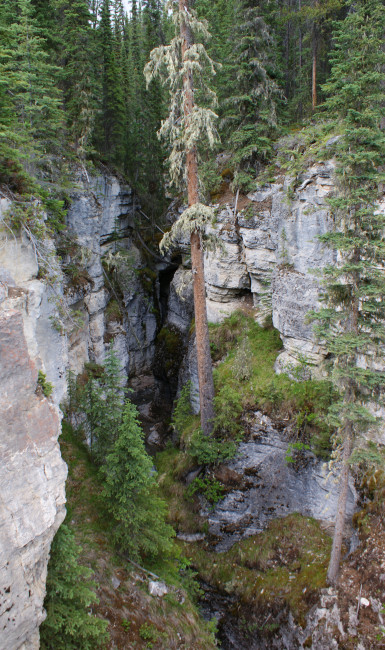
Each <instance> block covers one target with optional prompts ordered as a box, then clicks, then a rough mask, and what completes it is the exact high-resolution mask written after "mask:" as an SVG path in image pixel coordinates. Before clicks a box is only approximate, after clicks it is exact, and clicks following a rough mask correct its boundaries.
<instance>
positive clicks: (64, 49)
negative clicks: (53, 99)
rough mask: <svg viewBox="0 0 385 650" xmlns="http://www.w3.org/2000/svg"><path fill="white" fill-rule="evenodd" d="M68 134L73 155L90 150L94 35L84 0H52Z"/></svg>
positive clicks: (92, 123) (94, 82) (81, 155)
mask: <svg viewBox="0 0 385 650" xmlns="http://www.w3.org/2000/svg"><path fill="white" fill-rule="evenodd" d="M54 6H55V8H56V16H57V18H56V30H57V42H58V51H59V61H60V63H61V66H62V74H61V78H62V87H63V94H64V102H65V114H66V121H67V125H68V131H69V133H68V135H69V139H70V142H71V143H72V144H73V146H74V148H75V150H76V152H77V154H78V155H79V156H80V157H81V158H84V157H85V155H86V153H87V152H88V151H89V149H90V144H91V139H92V135H93V129H94V122H95V114H96V88H97V82H96V71H95V64H94V60H95V54H96V52H95V38H94V32H93V30H92V28H91V24H90V21H91V14H90V10H89V3H88V0H54Z"/></svg>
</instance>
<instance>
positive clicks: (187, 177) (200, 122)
mask: <svg viewBox="0 0 385 650" xmlns="http://www.w3.org/2000/svg"><path fill="white" fill-rule="evenodd" d="M169 6H170V7H172V9H173V19H174V24H175V30H176V35H175V37H174V38H173V40H172V41H171V43H170V45H167V46H160V47H157V48H155V49H154V50H152V52H151V54H150V61H149V63H147V65H146V67H145V70H144V72H145V76H146V80H147V83H150V81H151V80H152V79H153V78H155V77H157V76H158V75H160V76H161V77H162V79H163V81H164V83H165V85H166V86H167V87H168V88H169V92H170V111H169V116H168V118H167V119H166V120H164V121H163V122H162V126H161V129H160V131H159V136H160V137H162V138H165V139H166V140H168V141H169V143H170V147H171V153H170V157H169V162H170V176H171V180H172V182H173V183H174V185H176V186H177V187H181V186H185V184H187V192H188V208H187V209H186V210H185V211H184V212H183V214H182V215H181V217H180V219H179V220H178V221H177V222H176V224H174V226H173V228H172V230H171V232H170V233H168V234H167V235H166V236H165V237H164V239H163V241H162V243H161V247H162V248H163V249H164V250H165V249H167V248H168V247H169V246H170V245H171V243H172V241H174V240H176V239H178V237H181V236H186V235H188V236H189V237H190V244H191V260H192V272H193V278H194V309H195V328H196V339H197V357H198V376H199V397H200V407H201V424H202V429H203V432H204V434H205V435H210V433H211V432H212V428H213V419H214V406H213V400H214V382H213V375H212V364H211V356H210V343H209V332H208V324H207V313H206V294H205V282H204V262H203V247H202V233H203V231H204V228H205V226H206V224H207V223H208V222H209V221H210V220H211V218H212V217H213V212H212V210H211V209H210V208H208V207H207V206H205V205H202V203H200V201H199V176H198V145H199V143H201V142H202V141H203V140H204V139H205V138H206V139H207V140H208V142H209V144H210V146H213V145H214V143H215V142H216V140H217V133H216V129H215V120H216V117H217V116H216V114H215V113H214V112H213V110H212V109H211V108H210V106H211V107H213V106H214V105H215V101H216V97H215V94H214V93H213V92H212V91H211V90H210V89H209V88H208V87H207V85H206V83H205V76H206V73H207V72H208V73H211V74H215V66H214V63H213V61H212V60H211V59H210V57H209V56H208V54H207V52H206V50H205V48H204V46H203V45H202V44H201V43H194V35H195V36H197V35H199V34H201V35H203V37H206V38H207V37H209V33H208V31H207V27H206V24H205V23H203V22H201V21H199V20H198V19H197V17H196V15H195V13H194V12H193V11H192V10H191V9H190V8H189V2H188V0H178V2H177V1H175V0H174V1H173V2H170V3H169ZM194 86H195V87H194ZM196 88H199V97H200V99H201V100H202V102H203V103H204V104H206V106H209V107H204V106H198V105H197V104H196V103H195V89H196Z"/></svg>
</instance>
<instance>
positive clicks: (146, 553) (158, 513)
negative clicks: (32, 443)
mask: <svg viewBox="0 0 385 650" xmlns="http://www.w3.org/2000/svg"><path fill="white" fill-rule="evenodd" d="M143 438H144V434H143V431H142V429H141V427H140V424H139V420H138V412H137V409H136V407H135V406H134V405H133V404H131V403H130V402H129V401H127V402H126V404H125V407H124V411H123V417H122V421H121V424H120V426H119V429H118V436H117V439H116V442H115V443H114V445H113V447H112V448H111V451H110V452H109V453H108V454H107V457H106V461H105V464H104V465H103V467H102V470H101V473H102V476H103V479H104V488H103V492H102V496H103V499H104V500H105V502H106V506H107V509H108V510H109V512H110V513H111V515H112V516H113V518H114V520H115V526H114V539H115V542H116V544H117V546H118V548H120V550H121V551H123V552H125V553H127V554H128V555H129V557H130V558H131V559H136V560H138V559H139V558H141V557H146V558H147V559H153V558H155V557H157V556H158V555H162V556H164V555H168V554H169V553H170V552H171V550H172V537H173V535H174V531H173V529H172V527H171V526H169V525H168V524H166V522H165V518H166V504H165V502H164V501H163V500H162V499H161V498H160V497H159V496H158V495H157V493H156V477H155V474H154V472H153V466H152V461H151V459H150V457H149V456H148V454H147V452H146V450H145V447H144V441H143Z"/></svg>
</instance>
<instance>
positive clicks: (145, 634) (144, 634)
mask: <svg viewBox="0 0 385 650" xmlns="http://www.w3.org/2000/svg"><path fill="white" fill-rule="evenodd" d="M139 636H140V638H141V639H143V641H150V643H151V645H150V644H147V647H148V648H152V642H154V643H155V641H156V640H157V639H158V636H159V632H158V630H157V628H156V627H155V625H153V624H152V623H143V625H141V626H140V628H139Z"/></svg>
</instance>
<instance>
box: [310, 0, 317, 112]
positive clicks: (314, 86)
mask: <svg viewBox="0 0 385 650" xmlns="http://www.w3.org/2000/svg"><path fill="white" fill-rule="evenodd" d="M314 5H315V7H316V8H317V6H318V0H315V3H314ZM312 39H313V73H312V91H311V105H312V109H313V111H315V109H316V108H317V54H318V29H317V21H316V19H315V18H314V22H313V35H312Z"/></svg>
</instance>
